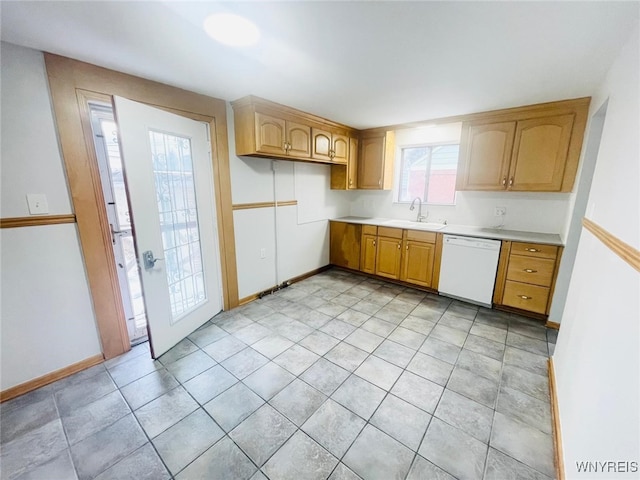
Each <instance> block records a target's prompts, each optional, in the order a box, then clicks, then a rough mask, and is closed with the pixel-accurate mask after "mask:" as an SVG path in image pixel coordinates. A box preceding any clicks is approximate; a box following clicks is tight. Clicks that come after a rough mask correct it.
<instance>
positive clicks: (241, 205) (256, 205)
mask: <svg viewBox="0 0 640 480" xmlns="http://www.w3.org/2000/svg"><path fill="white" fill-rule="evenodd" d="M293 205H298V201H297V200H285V201H282V202H277V203H276V202H254V203H236V204H234V205H233V209H234V210H249V209H252V208H271V207H276V206H277V207H290V206H293Z"/></svg>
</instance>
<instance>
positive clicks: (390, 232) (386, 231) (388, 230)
mask: <svg viewBox="0 0 640 480" xmlns="http://www.w3.org/2000/svg"><path fill="white" fill-rule="evenodd" d="M378 236H380V237H389V238H402V229H401V228H393V227H378Z"/></svg>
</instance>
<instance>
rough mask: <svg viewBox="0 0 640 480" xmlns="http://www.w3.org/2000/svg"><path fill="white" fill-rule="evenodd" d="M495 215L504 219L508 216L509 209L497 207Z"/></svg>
mask: <svg viewBox="0 0 640 480" xmlns="http://www.w3.org/2000/svg"><path fill="white" fill-rule="evenodd" d="M493 214H494V215H495V216H496V217H504V216H505V215H506V214H507V207H496V208H495V210H494V211H493Z"/></svg>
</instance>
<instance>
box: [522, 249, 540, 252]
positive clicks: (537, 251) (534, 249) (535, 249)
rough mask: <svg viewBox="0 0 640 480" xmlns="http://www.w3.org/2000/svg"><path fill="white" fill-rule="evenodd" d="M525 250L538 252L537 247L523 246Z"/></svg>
mask: <svg viewBox="0 0 640 480" xmlns="http://www.w3.org/2000/svg"><path fill="white" fill-rule="evenodd" d="M525 251H527V252H539V251H540V250H538V249H537V248H525Z"/></svg>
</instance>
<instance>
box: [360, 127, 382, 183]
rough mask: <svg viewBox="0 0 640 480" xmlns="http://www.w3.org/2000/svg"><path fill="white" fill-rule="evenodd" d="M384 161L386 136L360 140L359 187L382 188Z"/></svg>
mask: <svg viewBox="0 0 640 480" xmlns="http://www.w3.org/2000/svg"><path fill="white" fill-rule="evenodd" d="M383 162H384V137H383V136H381V137H374V138H363V139H362V140H361V141H360V159H359V161H358V188H362V189H369V190H378V189H381V188H382V168H383Z"/></svg>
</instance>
